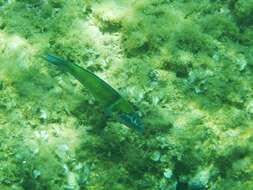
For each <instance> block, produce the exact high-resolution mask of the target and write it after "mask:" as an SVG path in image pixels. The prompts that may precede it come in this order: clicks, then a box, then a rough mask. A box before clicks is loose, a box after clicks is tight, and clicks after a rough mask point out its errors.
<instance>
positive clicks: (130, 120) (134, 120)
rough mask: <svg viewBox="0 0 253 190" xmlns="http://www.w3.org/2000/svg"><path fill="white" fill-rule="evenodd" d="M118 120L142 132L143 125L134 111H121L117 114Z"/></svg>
mask: <svg viewBox="0 0 253 190" xmlns="http://www.w3.org/2000/svg"><path fill="white" fill-rule="evenodd" d="M119 122H120V123H122V124H124V125H126V126H128V127H129V128H132V129H135V130H136V131H138V132H139V133H144V125H143V122H142V120H141V118H140V117H139V116H138V115H137V114H136V113H121V114H120V115H119Z"/></svg>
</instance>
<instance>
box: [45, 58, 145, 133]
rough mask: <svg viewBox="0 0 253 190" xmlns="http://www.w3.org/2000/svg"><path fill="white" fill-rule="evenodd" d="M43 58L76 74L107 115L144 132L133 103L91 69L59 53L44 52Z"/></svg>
mask: <svg viewBox="0 0 253 190" xmlns="http://www.w3.org/2000/svg"><path fill="white" fill-rule="evenodd" d="M42 58H43V59H45V60H46V61H48V62H50V63H52V64H54V65H56V66H57V67H59V68H61V69H63V70H64V71H66V72H67V73H69V74H71V75H72V76H74V77H75V78H76V79H77V80H78V81H79V82H80V83H81V84H82V85H83V86H84V87H85V88H86V89H87V90H88V91H89V92H90V93H91V94H92V95H93V96H94V98H95V99H96V100H97V101H98V102H99V103H100V105H101V107H103V109H104V113H105V116H106V117H109V118H110V117H111V118H113V119H114V120H116V121H117V122H119V123H122V124H124V125H126V126H127V127H129V128H131V129H134V130H136V131H137V132H139V133H143V132H144V124H143V121H142V119H141V118H140V116H139V115H138V114H137V112H136V110H135V109H134V107H133V105H132V104H131V103H130V102H129V101H128V100H127V99H125V98H124V97H123V96H122V95H121V94H120V93H119V92H118V91H117V90H115V89H114V88H113V87H112V86H111V85H109V84H108V83H107V82H105V81H104V80H103V79H101V78H100V77H98V76H97V75H95V74H94V73H92V72H91V71H89V70H87V69H85V68H82V67H80V66H79V65H77V64H75V63H72V62H70V61H68V60H65V59H63V58H61V57H59V56H57V55H52V54H44V55H42Z"/></svg>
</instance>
